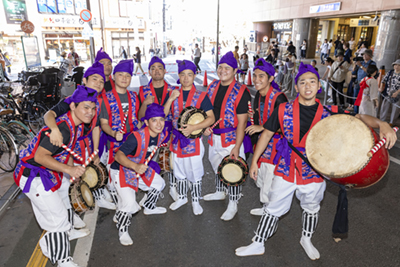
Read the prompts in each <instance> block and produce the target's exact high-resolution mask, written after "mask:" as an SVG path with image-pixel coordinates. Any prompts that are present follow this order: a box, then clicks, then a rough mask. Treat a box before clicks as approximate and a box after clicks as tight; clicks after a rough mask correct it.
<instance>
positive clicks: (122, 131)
mask: <svg viewBox="0 0 400 267" xmlns="http://www.w3.org/2000/svg"><path fill="white" fill-rule="evenodd" d="M127 118H128V112H127V113H125V116H124V120H123V121H122V124H121V130H119V132H120V133H122V134H123V133H124V127H125V123H126V119H127Z"/></svg>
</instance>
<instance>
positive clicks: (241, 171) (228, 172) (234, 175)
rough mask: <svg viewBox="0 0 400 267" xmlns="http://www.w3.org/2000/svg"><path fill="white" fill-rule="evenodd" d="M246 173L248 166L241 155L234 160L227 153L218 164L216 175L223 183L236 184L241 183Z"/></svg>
mask: <svg viewBox="0 0 400 267" xmlns="http://www.w3.org/2000/svg"><path fill="white" fill-rule="evenodd" d="M248 173H249V167H248V165H247V162H246V161H245V160H244V159H243V158H242V157H239V159H238V160H236V159H233V158H230V157H229V155H228V156H226V157H225V158H223V159H222V161H221V163H220V164H219V166H218V177H219V179H221V181H222V182H223V183H224V184H225V185H230V186H237V185H241V184H243V183H244V182H245V181H246V176H247V174H248Z"/></svg>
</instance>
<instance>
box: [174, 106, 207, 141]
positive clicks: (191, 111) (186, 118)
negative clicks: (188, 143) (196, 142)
mask: <svg viewBox="0 0 400 267" xmlns="http://www.w3.org/2000/svg"><path fill="white" fill-rule="evenodd" d="M206 118H207V114H206V113H205V112H204V110H201V109H197V108H196V107H192V106H190V107H187V108H185V109H183V110H182V112H181V115H180V117H179V119H178V127H179V128H181V127H182V126H181V125H183V124H190V125H196V124H199V123H201V122H202V121H204V120H205V119H206ZM204 130H205V129H199V130H196V131H193V132H192V133H191V134H190V135H189V136H188V137H189V138H192V139H195V138H197V137H200V136H201V135H202V134H203V132H204Z"/></svg>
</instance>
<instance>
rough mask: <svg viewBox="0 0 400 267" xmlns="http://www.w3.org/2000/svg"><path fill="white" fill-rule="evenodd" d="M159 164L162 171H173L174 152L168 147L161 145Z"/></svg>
mask: <svg viewBox="0 0 400 267" xmlns="http://www.w3.org/2000/svg"><path fill="white" fill-rule="evenodd" d="M158 165H160V168H161V173H160V174H163V173H165V172H172V153H171V151H170V150H169V148H168V147H161V148H160V149H159V151H158Z"/></svg>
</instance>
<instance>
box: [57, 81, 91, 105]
mask: <svg viewBox="0 0 400 267" xmlns="http://www.w3.org/2000/svg"><path fill="white" fill-rule="evenodd" d="M83 101H90V102H94V103H97V91H96V90H94V89H92V88H89V87H86V86H83V85H78V87H77V88H76V90H75V91H74V93H73V94H72V95H71V96H70V97H68V98H66V99H65V100H64V102H65V103H67V104H71V103H72V102H73V103H80V102H83Z"/></svg>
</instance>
